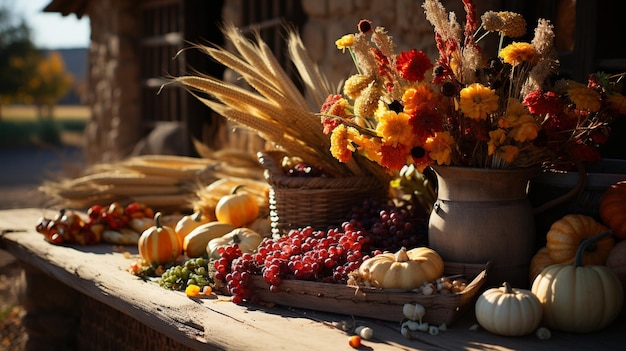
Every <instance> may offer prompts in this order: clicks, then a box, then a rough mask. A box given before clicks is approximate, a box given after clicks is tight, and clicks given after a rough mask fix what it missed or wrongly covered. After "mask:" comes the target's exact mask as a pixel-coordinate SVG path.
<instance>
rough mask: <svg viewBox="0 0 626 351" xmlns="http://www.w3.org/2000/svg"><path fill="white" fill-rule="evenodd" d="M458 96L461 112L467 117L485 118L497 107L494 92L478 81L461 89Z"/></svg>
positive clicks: (496, 97)
mask: <svg viewBox="0 0 626 351" xmlns="http://www.w3.org/2000/svg"><path fill="white" fill-rule="evenodd" d="M460 97H461V99H460V108H461V112H463V113H464V114H465V115H466V116H467V117H469V118H473V119H486V118H487V115H488V114H490V113H493V112H495V111H496V110H497V109H498V96H497V95H496V93H495V92H494V91H493V90H491V89H489V88H487V87H485V86H484V85H482V84H480V83H474V84H472V85H470V86H468V87H465V88H463V89H461V93H460Z"/></svg>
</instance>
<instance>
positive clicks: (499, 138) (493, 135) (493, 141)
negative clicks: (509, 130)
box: [487, 128, 506, 156]
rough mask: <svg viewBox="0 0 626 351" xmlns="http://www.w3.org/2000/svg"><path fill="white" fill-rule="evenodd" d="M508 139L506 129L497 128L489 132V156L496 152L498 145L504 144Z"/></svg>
mask: <svg viewBox="0 0 626 351" xmlns="http://www.w3.org/2000/svg"><path fill="white" fill-rule="evenodd" d="M505 140H506V131H505V130H504V129H500V128H498V129H496V130H492V131H490V132H489V141H488V142H487V154H488V155H489V156H491V155H493V153H494V152H496V149H497V148H498V146H500V145H502V144H504V141H505Z"/></svg>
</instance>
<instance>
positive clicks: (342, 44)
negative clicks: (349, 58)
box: [335, 34, 354, 51]
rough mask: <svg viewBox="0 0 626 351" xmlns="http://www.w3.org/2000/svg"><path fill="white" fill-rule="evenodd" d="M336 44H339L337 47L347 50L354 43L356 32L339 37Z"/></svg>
mask: <svg viewBox="0 0 626 351" xmlns="http://www.w3.org/2000/svg"><path fill="white" fill-rule="evenodd" d="M335 45H337V49H340V50H342V51H346V49H347V48H349V47H352V45H354V34H346V35H344V36H343V37H341V38H339V39H337V40H336V41H335Z"/></svg>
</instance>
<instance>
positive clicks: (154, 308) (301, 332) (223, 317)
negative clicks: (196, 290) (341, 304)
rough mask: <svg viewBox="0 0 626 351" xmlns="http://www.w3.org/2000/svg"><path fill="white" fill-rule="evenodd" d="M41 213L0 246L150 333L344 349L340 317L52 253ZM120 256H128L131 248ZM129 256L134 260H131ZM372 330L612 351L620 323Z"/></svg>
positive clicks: (388, 343) (116, 263)
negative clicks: (172, 284) (596, 327)
mask: <svg viewBox="0 0 626 351" xmlns="http://www.w3.org/2000/svg"><path fill="white" fill-rule="evenodd" d="M44 214H45V215H47V216H49V217H51V216H53V215H54V213H53V212H44V211H43V210H41V209H17V210H4V211H0V230H2V234H1V237H0V247H2V248H3V249H5V250H8V251H9V252H11V253H12V254H13V255H14V256H16V257H17V258H18V259H19V260H21V261H23V262H25V263H27V264H29V265H31V266H34V267H37V268H38V269H40V270H42V271H43V272H45V273H46V274H49V275H50V276H52V277H53V278H54V279H56V280H59V281H61V282H63V283H65V284H67V285H69V286H70V287H73V288H75V289H76V290H78V291H79V292H81V293H83V294H85V295H87V296H89V297H91V298H94V299H96V300H98V301H100V302H103V303H105V304H107V305H109V306H111V307H113V308H115V309H117V310H119V311H121V312H124V313H126V314H128V315H129V316H131V317H133V318H134V319H136V320H138V321H141V322H142V323H144V324H145V325H147V326H149V327H150V328H152V329H154V330H157V331H158V332H160V333H162V334H164V335H166V336H168V337H170V338H172V339H174V340H176V341H178V342H180V343H181V344H184V345H187V346H190V347H192V348H196V349H202V350H210V349H216V350H245V349H254V350H292V349H307V350H329V349H332V350H351V348H350V346H348V343H347V339H348V338H347V335H346V334H345V333H344V332H342V331H340V330H338V329H336V328H333V327H332V326H331V323H333V322H336V321H343V320H346V321H350V320H351V318H350V317H349V316H345V315H337V314H331V313H322V312H316V311H311V310H305V309H296V308H287V307H280V306H276V307H272V308H269V307H260V306H245V305H244V306H239V305H235V304H233V303H231V302H224V301H221V300H216V299H202V300H195V299H189V298H187V297H185V295H184V293H181V292H173V291H168V290H165V289H163V288H161V287H159V286H158V285H157V284H156V283H154V282H145V281H142V280H141V279H138V278H136V277H134V276H132V275H131V274H130V273H128V272H127V271H126V268H127V267H128V266H129V265H130V264H131V263H132V260H133V258H127V257H125V256H124V254H122V253H120V252H116V251H115V250H114V247H113V246H111V245H96V246H55V245H51V244H49V243H47V242H45V241H44V240H43V236H42V235H40V234H38V233H36V231H35V230H34V228H35V224H36V222H37V219H38V218H39V217H41V216H42V215H44ZM126 250H127V251H128V252H130V253H131V254H133V255H136V253H137V250H136V248H135V247H126ZM135 257H136V256H135ZM359 321H361V322H363V323H364V324H368V325H370V326H372V327H373V328H374V329H375V333H376V335H377V339H376V340H366V341H364V345H365V346H366V347H367V349H369V350H459V349H465V350H497V351H506V350H571V349H576V350H620V349H623V335H621V334H623V332H624V330H626V318H625V317H624V316H622V317H621V319H620V320H618V321H616V322H615V323H614V324H613V325H611V326H610V327H609V328H606V329H605V330H603V331H600V332H596V333H591V334H586V335H576V334H570V333H562V332H556V331H553V332H552V335H553V337H552V339H550V340H547V341H542V340H538V339H537V338H535V337H534V336H532V335H531V336H527V337H522V338H509V337H500V336H496V335H493V334H490V333H488V332H486V331H483V330H478V331H472V330H470V326H472V325H473V324H475V320H474V318H473V314H472V312H471V311H468V312H467V313H466V314H465V315H464V316H463V318H462V319H460V320H459V321H457V322H456V323H454V324H453V325H452V326H450V327H449V328H448V331H446V332H444V333H441V334H439V335H436V336H431V335H428V334H424V333H420V334H419V335H418V337H417V338H415V339H413V340H407V339H405V338H404V337H403V336H401V335H400V332H399V326H398V325H397V324H395V323H390V322H380V321H376V320H373V319H359Z"/></svg>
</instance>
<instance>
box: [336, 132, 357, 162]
mask: <svg viewBox="0 0 626 351" xmlns="http://www.w3.org/2000/svg"><path fill="white" fill-rule="evenodd" d="M349 128H351V127H349ZM351 129H354V128H351ZM354 151H355V148H354V145H352V142H351V140H350V138H349V132H348V128H346V126H345V125H343V124H340V125H338V126H337V127H335V129H333V132H332V133H331V134H330V153H331V154H332V155H333V157H334V158H336V159H337V160H339V161H341V162H344V163H345V162H348V161H350V159H351V158H352V152H354Z"/></svg>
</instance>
